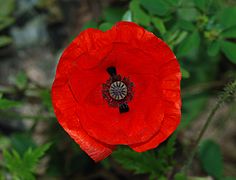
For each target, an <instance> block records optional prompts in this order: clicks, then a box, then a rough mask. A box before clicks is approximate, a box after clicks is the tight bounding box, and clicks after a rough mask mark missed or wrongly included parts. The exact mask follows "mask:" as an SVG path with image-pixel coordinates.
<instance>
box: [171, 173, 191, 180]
mask: <svg viewBox="0 0 236 180" xmlns="http://www.w3.org/2000/svg"><path fill="white" fill-rule="evenodd" d="M174 180H188V179H187V177H186V175H185V174H183V173H177V174H175V177H174Z"/></svg>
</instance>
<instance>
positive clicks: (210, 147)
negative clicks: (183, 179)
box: [199, 140, 223, 179]
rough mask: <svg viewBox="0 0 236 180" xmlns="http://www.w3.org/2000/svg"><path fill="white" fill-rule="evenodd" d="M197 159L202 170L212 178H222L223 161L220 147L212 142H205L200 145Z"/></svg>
mask: <svg viewBox="0 0 236 180" xmlns="http://www.w3.org/2000/svg"><path fill="white" fill-rule="evenodd" d="M199 158H200V161H201V164H202V167H203V169H204V170H205V171H206V172H207V173H208V174H209V175H211V176H213V177H214V178H217V179H220V178H221V177H222V176H223V161H222V156H221V150H220V146H219V145H218V144H217V143H215V142H214V141H212V140H205V141H204V142H202V144H201V145H200V149H199Z"/></svg>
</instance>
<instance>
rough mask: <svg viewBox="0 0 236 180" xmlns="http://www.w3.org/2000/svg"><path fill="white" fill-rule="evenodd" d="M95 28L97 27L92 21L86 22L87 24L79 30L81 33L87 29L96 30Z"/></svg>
mask: <svg viewBox="0 0 236 180" xmlns="http://www.w3.org/2000/svg"><path fill="white" fill-rule="evenodd" d="M97 27H98V25H97V23H96V22H94V21H88V22H86V23H85V24H84V25H83V27H82V28H81V30H82V31H83V30H85V29H88V28H97Z"/></svg>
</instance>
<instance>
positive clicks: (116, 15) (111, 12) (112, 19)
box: [103, 8, 125, 24]
mask: <svg viewBox="0 0 236 180" xmlns="http://www.w3.org/2000/svg"><path fill="white" fill-rule="evenodd" d="M124 13H125V10H124V9H121V8H107V9H105V10H104V11H103V19H104V20H105V21H106V22H109V23H112V24H114V23H116V22H118V21H120V20H121V18H122V16H123V14H124Z"/></svg>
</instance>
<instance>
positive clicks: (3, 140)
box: [0, 135, 11, 150]
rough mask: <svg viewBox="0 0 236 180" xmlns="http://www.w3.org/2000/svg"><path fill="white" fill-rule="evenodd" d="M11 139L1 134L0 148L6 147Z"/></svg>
mask: <svg viewBox="0 0 236 180" xmlns="http://www.w3.org/2000/svg"><path fill="white" fill-rule="evenodd" d="M10 144H11V141H10V139H9V138H7V137H6V136H2V135H0V149H1V150H3V149H6V148H8V147H9V146H10Z"/></svg>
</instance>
